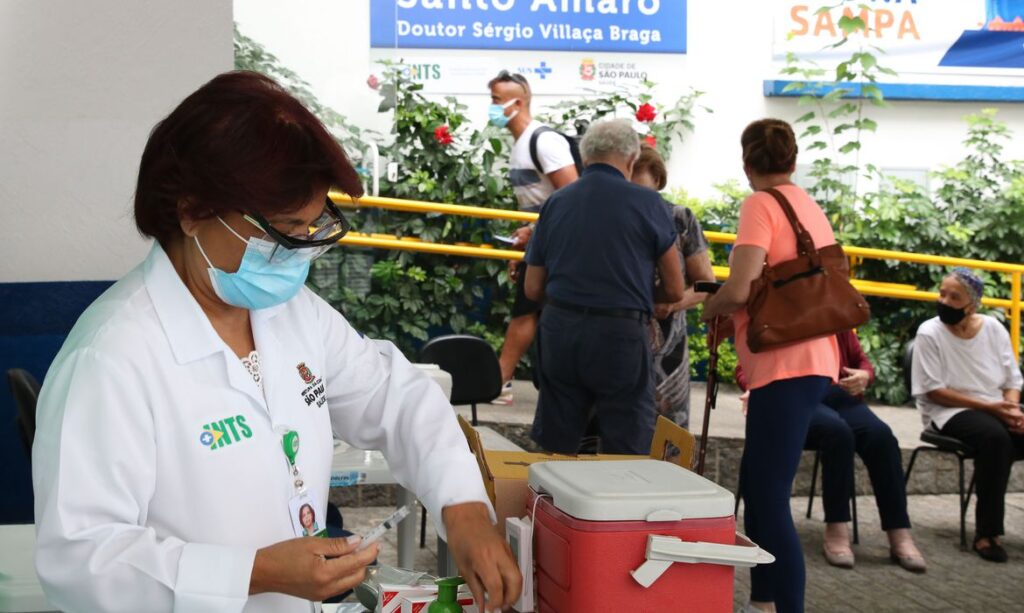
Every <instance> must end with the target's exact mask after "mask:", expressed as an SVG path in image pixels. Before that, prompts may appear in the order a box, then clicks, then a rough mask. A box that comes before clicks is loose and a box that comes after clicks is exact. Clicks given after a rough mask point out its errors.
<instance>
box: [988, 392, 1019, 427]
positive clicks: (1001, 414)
mask: <svg viewBox="0 0 1024 613" xmlns="http://www.w3.org/2000/svg"><path fill="white" fill-rule="evenodd" d="M991 408H992V412H994V413H995V414H996V417H998V418H999V419H1001V420H1003V423H1005V424H1006V426H1007V427H1008V428H1009V429H1010V431H1011V432H1016V433H1022V432H1024V413H1022V412H1021V410H1020V405H1019V404H1017V403H1016V402H1011V401H1009V400H999V401H996V402H993V403H992V404H991Z"/></svg>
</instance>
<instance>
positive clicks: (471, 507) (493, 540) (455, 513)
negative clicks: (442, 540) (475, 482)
mask: <svg viewBox="0 0 1024 613" xmlns="http://www.w3.org/2000/svg"><path fill="white" fill-rule="evenodd" d="M442 515H443V516H444V525H445V528H447V530H448V550H449V551H450V552H451V554H452V558H454V560H455V563H456V565H458V567H459V572H460V573H461V574H462V578H463V579H465V580H466V585H468V586H469V589H470V591H471V592H472V593H473V598H474V599H475V600H476V603H477V607H478V608H479V609H480V611H500V610H501V609H504V608H505V607H508V606H511V605H512V603H514V602H515V601H516V599H517V598H519V593H520V592H521V591H522V589H523V576H522V575H521V574H520V573H519V568H518V567H517V566H516V561H515V559H514V558H513V557H512V551H511V550H510V549H509V547H508V544H507V543H506V542H505V540H504V539H503V538H501V535H500V534H498V530H497V529H496V528H495V527H494V524H492V523H491V516H490V513H488V511H487V506H486V505H484V504H483V503H480V502H469V503H465V504H457V505H452V506H450V507H445V509H444V511H443V512H442ZM485 594H486V606H485V600H484V596H485Z"/></svg>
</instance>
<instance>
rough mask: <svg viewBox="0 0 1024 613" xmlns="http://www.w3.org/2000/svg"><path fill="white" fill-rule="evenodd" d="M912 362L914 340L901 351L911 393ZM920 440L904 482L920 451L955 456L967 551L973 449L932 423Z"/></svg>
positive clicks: (962, 544)
mask: <svg viewBox="0 0 1024 613" xmlns="http://www.w3.org/2000/svg"><path fill="white" fill-rule="evenodd" d="M913 363H914V341H913V340H911V341H910V342H909V343H907V348H906V350H905V351H904V353H903V383H904V384H905V385H906V386H907V392H908V393H912V390H913V386H912V383H911V367H912V365H913ZM921 441H922V442H924V443H926V444H924V445H918V447H917V448H916V449H914V452H913V453H911V454H910V463H909V464H907V472H906V474H905V475H904V476H903V481H904V483H905V484H906V483H910V473H911V472H912V471H913V470H914V462H916V461H917V454H918V453H920V452H922V451H930V452H933V453H945V454H948V455H952V456H954V457H955V458H956V461H957V466H958V468H959V478H960V481H959V485H960V490H959V495H960V549H961V550H963V551H967V506H968V505H969V504H970V502H971V494H972V493H974V475H973V474H972V475H971V483H970V485H968V486H967V491H966V493H965V492H964V461H965V460H973V459H974V449H972V448H971V447H970V446H968V445H966V444H964V443H963V441H961V440H960V439H957V438H953V437H952V436H946V435H944V434H942V433H940V432H939V431H938V429H936V428H935V426H934V425H929V426H928V427H927V428H925V429H924V431H923V432H921Z"/></svg>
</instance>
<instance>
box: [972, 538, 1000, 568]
mask: <svg viewBox="0 0 1024 613" xmlns="http://www.w3.org/2000/svg"><path fill="white" fill-rule="evenodd" d="M983 538H987V539H988V542H989V546H988V547H978V541H980V540H981V539H983ZM974 551H975V552H976V553H977V554H978V555H979V556H981V559H982V560H985V561H987V562H996V563H999V564H1003V563H1005V562H1006V561H1007V560H1008V559H1009V556H1007V555H1006V550H1005V549H1003V546H1002V545H1000V544H999V543H997V542H995V540H994V537H990V536H976V537H974Z"/></svg>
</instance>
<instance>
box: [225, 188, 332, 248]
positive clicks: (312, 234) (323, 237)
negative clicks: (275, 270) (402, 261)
mask: <svg viewBox="0 0 1024 613" xmlns="http://www.w3.org/2000/svg"><path fill="white" fill-rule="evenodd" d="M242 217H243V219H245V220H246V221H248V222H249V223H251V224H253V225H254V226H256V227H258V228H259V229H261V230H263V232H265V233H266V235H267V237H269V238H271V239H273V240H274V242H276V243H277V244H278V245H280V246H281V247H284V248H285V249H287V250H294V249H302V250H314V251H316V252H317V253H316V254H315V255H314V257H316V255H321V254H322V253H324V252H325V251H327V250H328V249H330V248H331V247H333V246H334V245H335V243H337V242H338V241H339V240H341V238H342V237H343V236H345V235H346V234H348V233H349V231H350V230H351V229H352V225H351V224H350V223H349V222H348V220H347V219H345V216H344V215H342V214H341V211H340V210H338V207H337V205H335V204H334V201H333V200H331V199H330V197H328V198H326V199H325V201H324V211H323V213H321V214H320V217H318V218H317V219H316V220H315V221H314V222H313V223H311V224H309V226H308V227H307V228H306V230H305V231H304V232H303V231H300V232H291V233H288V232H284V231H282V230H279V229H277V228H275V227H274V226H273V224H271V223H270V222H269V221H267V219H266V218H265V217H263V216H262V215H259V214H258V213H243V214H242ZM276 251H277V250H276V249H275V252H276Z"/></svg>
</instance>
